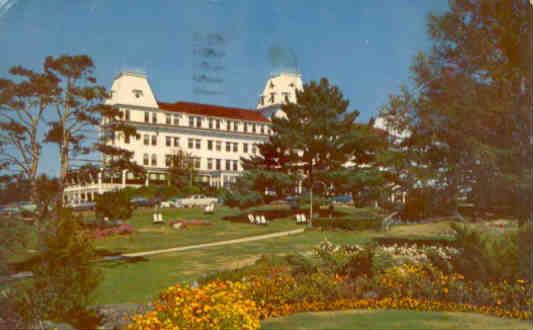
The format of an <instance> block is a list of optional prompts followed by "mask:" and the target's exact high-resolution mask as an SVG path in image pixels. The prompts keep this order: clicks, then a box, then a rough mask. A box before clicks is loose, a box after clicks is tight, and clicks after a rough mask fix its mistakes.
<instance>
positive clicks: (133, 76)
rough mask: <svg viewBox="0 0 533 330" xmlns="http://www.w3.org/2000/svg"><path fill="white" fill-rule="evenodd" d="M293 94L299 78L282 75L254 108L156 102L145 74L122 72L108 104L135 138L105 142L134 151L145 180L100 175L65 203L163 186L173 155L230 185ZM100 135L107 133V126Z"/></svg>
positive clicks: (73, 188)
mask: <svg viewBox="0 0 533 330" xmlns="http://www.w3.org/2000/svg"><path fill="white" fill-rule="evenodd" d="M297 89H299V90H301V89H302V79H301V76H300V75H299V74H296V73H280V74H278V75H275V76H271V77H270V78H269V79H268V81H267V83H266V85H265V88H264V89H263V92H262V93H261V94H260V96H259V102H258V104H257V109H241V108H233V107H222V106H217V105H208V104H199V103H191V102H175V103H167V102H161V101H159V100H157V99H156V97H155V95H154V93H153V91H152V89H151V87H150V84H149V82H148V78H147V76H146V75H144V74H140V73H133V72H121V73H120V74H119V75H118V76H117V77H116V78H115V80H114V81H113V84H112V87H111V98H110V99H109V100H108V102H107V103H108V104H110V105H114V106H116V107H118V109H120V111H121V112H122V115H123V116H122V118H123V120H126V121H128V123H129V124H130V125H133V126H134V127H135V128H136V129H137V135H136V136H135V137H130V138H129V139H126V138H125V136H124V135H123V134H120V133H118V134H110V136H109V138H108V140H107V141H108V143H110V144H111V145H113V146H116V147H120V148H123V149H126V150H130V151H132V152H133V160H134V161H135V162H136V163H137V164H140V165H142V166H143V167H144V168H145V170H146V174H147V175H146V180H144V182H139V180H136V179H135V178H134V177H133V175H132V173H127V172H123V173H122V177H121V180H120V182H106V180H105V179H103V178H102V175H101V174H100V175H98V178H94V182H92V183H87V184H71V185H70V186H68V187H67V188H66V189H65V196H64V197H65V200H66V202H67V203H68V204H70V205H76V204H79V203H83V202H87V201H92V200H94V196H95V194H99V193H103V192H105V191H109V190H113V189H121V188H125V187H128V186H133V187H135V186H141V185H149V184H150V183H155V182H165V181H166V180H167V179H166V175H167V170H168V168H169V165H170V156H171V155H172V154H174V153H175V152H176V151H177V150H182V151H185V152H187V153H189V154H191V155H192V156H193V157H194V164H195V168H196V170H197V172H198V174H199V176H200V178H201V180H203V181H204V182H208V183H209V184H210V185H212V186H217V187H222V186H224V185H225V184H227V183H230V182H233V181H234V180H235V177H236V176H237V175H239V172H240V171H242V164H241V158H248V157H250V156H252V155H254V154H256V153H257V152H258V148H257V147H256V146H257V145H258V144H260V143H263V142H264V141H265V140H266V139H267V138H268V135H269V134H271V130H270V118H271V117H272V116H280V115H283V112H281V110H280V108H281V105H282V104H283V103H285V102H295V101H296V95H295V90H297ZM100 132H101V133H102V134H106V130H105V123H104V124H103V125H102V126H101V127H100ZM102 160H103V161H104V162H105V159H102Z"/></svg>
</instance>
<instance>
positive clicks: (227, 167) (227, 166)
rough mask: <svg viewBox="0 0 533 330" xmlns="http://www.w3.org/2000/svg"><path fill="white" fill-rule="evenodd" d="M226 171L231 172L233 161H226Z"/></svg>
mask: <svg viewBox="0 0 533 330" xmlns="http://www.w3.org/2000/svg"><path fill="white" fill-rule="evenodd" d="M226 171H231V160H229V159H226Z"/></svg>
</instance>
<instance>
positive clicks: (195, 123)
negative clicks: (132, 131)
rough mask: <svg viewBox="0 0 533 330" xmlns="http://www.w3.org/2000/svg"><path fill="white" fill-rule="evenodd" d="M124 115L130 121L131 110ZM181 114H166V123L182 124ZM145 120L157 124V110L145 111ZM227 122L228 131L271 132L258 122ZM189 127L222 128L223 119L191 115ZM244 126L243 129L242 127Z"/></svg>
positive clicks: (124, 112)
mask: <svg viewBox="0 0 533 330" xmlns="http://www.w3.org/2000/svg"><path fill="white" fill-rule="evenodd" d="M150 113H151V115H150ZM122 117H123V118H124V119H125V120H127V121H129V120H130V118H131V116H130V110H127V109H126V110H125V111H123V112H122ZM180 117H181V116H180V115H177V114H175V115H171V114H165V124H167V125H175V126H179V125H180ZM204 119H206V122H207V126H205V125H204ZM144 122H145V123H152V124H157V122H158V121H157V113H156V112H149V111H145V112H144ZM225 122H226V130H228V131H234V132H239V131H242V132H244V133H260V134H269V133H270V128H269V127H268V126H267V125H265V124H257V123H250V122H240V121H237V120H225ZM189 127H195V128H209V129H218V130H220V129H222V120H221V119H214V118H203V117H199V116H189ZM240 127H242V129H240Z"/></svg>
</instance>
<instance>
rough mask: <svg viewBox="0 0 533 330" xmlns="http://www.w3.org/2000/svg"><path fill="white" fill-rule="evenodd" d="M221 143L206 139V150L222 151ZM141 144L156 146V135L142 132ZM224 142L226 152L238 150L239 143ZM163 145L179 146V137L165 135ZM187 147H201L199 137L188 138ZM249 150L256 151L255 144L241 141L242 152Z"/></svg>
mask: <svg viewBox="0 0 533 330" xmlns="http://www.w3.org/2000/svg"><path fill="white" fill-rule="evenodd" d="M139 138H140V136H139V135H137V139H139ZM124 142H125V143H126V144H128V143H130V140H129V137H125V138H124ZM222 143H223V141H215V140H207V150H210V151H213V150H215V151H222ZM143 144H144V145H145V146H149V145H152V146H156V145H157V135H150V134H144V135H143ZM224 144H225V151H227V152H239V143H238V142H229V141H226V142H224ZM165 145H166V146H167V147H179V145H180V138H179V137H173V136H165ZM187 147H188V148H189V149H198V150H199V149H201V148H202V140H201V139H193V138H189V139H188V140H187ZM249 150H251V152H252V153H253V154H255V153H257V147H256V145H255V144H251V146H250V147H249V143H244V142H243V143H242V152H244V153H248V152H249Z"/></svg>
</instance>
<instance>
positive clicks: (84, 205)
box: [72, 202, 96, 211]
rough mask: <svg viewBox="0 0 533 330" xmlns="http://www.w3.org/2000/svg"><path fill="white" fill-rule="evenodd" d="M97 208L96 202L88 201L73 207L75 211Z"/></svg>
mask: <svg viewBox="0 0 533 330" xmlns="http://www.w3.org/2000/svg"><path fill="white" fill-rule="evenodd" d="M95 208H96V203H94V202H87V203H80V204H76V205H74V206H72V209H73V210H74V211H92V210H94V209H95Z"/></svg>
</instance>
